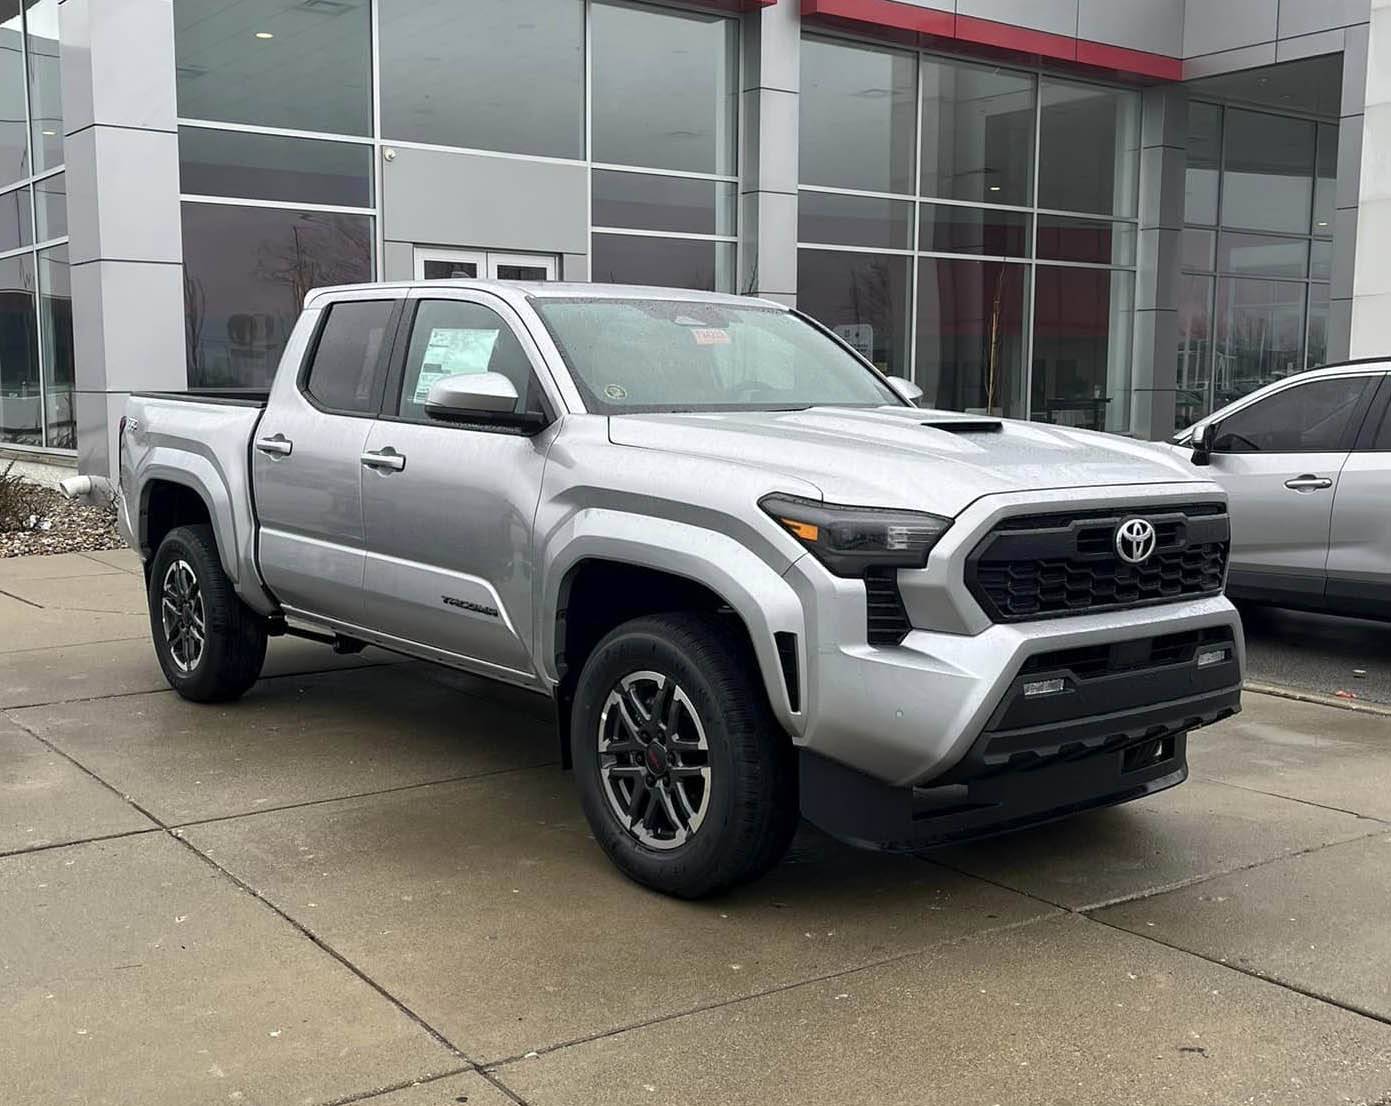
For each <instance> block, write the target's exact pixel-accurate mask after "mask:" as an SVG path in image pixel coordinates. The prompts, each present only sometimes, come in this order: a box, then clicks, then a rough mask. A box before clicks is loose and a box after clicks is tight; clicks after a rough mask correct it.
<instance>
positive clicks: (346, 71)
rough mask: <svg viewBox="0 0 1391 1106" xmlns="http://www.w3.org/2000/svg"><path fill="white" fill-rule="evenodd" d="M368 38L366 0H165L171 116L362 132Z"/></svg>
mask: <svg viewBox="0 0 1391 1106" xmlns="http://www.w3.org/2000/svg"><path fill="white" fill-rule="evenodd" d="M512 2H514V3H516V4H518V5H519V4H520V2H521V0H512ZM400 4H401V0H393V2H392V3H391V4H389V5H387V7H388V8H397V7H399V6H400ZM442 6H443V7H453V5H442ZM478 6H479V3H477V2H471V3H470V4H468V5H467V8H468V12H469V17H470V19H471V20H472V19H473V12H474V10H475V9H476V8H477V7H478ZM459 7H460V10H461V12H462V9H463V6H462V5H460V6H459ZM384 22H385V21H384ZM383 29H384V30H385V27H384V28H383ZM371 33H372V17H371V9H370V6H369V4H368V2H367V0H301V2H299V3H286V2H285V0H238V2H237V3H234V4H229V3H228V2H227V0H174V51H175V59H176V62H177V70H176V74H175V75H176V79H177V83H178V101H179V114H180V115H181V116H184V117H185V118H189V119H214V120H217V121H219V122H224V123H253V124H257V125H259V126H265V127H286V128H290V129H294V130H304V131H323V132H326V133H328V134H370V133H371V130H372V47H371ZM467 37H469V39H470V40H471V41H473V40H475V39H474V38H473V34H472V32H471V34H470V35H469V36H467ZM425 41H427V42H429V43H430V44H431V45H432V46H434V47H438V45H439V41H440V40H439V39H438V38H430V39H426V40H425Z"/></svg>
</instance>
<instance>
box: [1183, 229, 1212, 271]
mask: <svg viewBox="0 0 1391 1106" xmlns="http://www.w3.org/2000/svg"><path fill="white" fill-rule="evenodd" d="M1216 248H1217V235H1216V233H1215V232H1213V231H1210V230H1199V229H1196V228H1194V227H1184V229H1183V238H1182V240H1181V242H1180V244H1179V251H1180V255H1181V257H1180V262H1181V264H1182V266H1183V268H1185V269H1201V270H1203V271H1204V272H1211V271H1212V268H1213V266H1214V264H1216V262H1215V260H1214V253H1213V251H1214V250H1215V249H1216Z"/></svg>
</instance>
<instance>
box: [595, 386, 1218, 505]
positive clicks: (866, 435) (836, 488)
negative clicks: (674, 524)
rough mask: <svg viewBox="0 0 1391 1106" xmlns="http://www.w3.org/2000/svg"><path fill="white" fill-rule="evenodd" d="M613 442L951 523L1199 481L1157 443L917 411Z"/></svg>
mask: <svg viewBox="0 0 1391 1106" xmlns="http://www.w3.org/2000/svg"><path fill="white" fill-rule="evenodd" d="M609 439H610V440H611V441H612V442H613V443H614V444H615V445H620V446H633V447H637V448H641V449H652V450H661V451H664V452H666V453H672V454H681V455H686V456H690V457H700V458H709V459H711V460H720V461H730V462H734V463H737V464H745V465H749V466H753V467H757V468H759V469H763V470H766V471H768V472H772V473H780V474H784V475H786V476H788V477H789V478H794V479H796V480H800V481H808V482H810V483H812V484H814V485H816V486H817V487H818V488H820V490H821V493H822V495H823V496H824V497H825V498H826V500H827V501H828V502H833V503H852V504H859V505H865V506H875V507H904V508H912V509H917V510H926V511H932V512H934V513H936V514H941V515H947V516H955V515H957V514H959V513H960V512H961V511H962V510H964V509H965V508H966V507H967V506H968V505H970V504H971V503H972V502H974V501H975V500H976V499H979V498H980V497H981V496H983V495H992V494H995V493H999V492H1020V491H1040V490H1044V489H1055V488H1096V487H1104V486H1106V485H1116V484H1174V483H1193V482H1198V480H1199V478H1198V477H1197V476H1196V475H1195V473H1194V471H1193V470H1192V468H1190V467H1187V466H1186V465H1185V464H1184V463H1183V462H1182V460H1181V459H1179V458H1178V457H1177V456H1170V455H1166V452H1165V451H1161V450H1158V449H1155V447H1154V446H1153V445H1151V444H1149V443H1145V442H1132V441H1129V440H1127V439H1125V438H1120V437H1116V436H1114V435H1110V434H1100V433H1096V432H1093V431H1088V430H1068V429H1063V428H1061V427H1056V426H1047V425H1044V424H1042V423H1034V422H1018V421H1014V420H1010V419H995V418H988V417H984V416H976V415H965V414H960V413H958V412H951V411H930V410H920V409H917V408H908V407H902V408H899V407H879V408H869V409H857V408H844V407H814V408H810V409H808V410H805V411H771V412H768V411H740V412H729V413H723V412H719V413H692V414H669V415H666V414H663V415H617V416H614V417H612V418H610V419H609ZM695 475H696V476H697V477H698V474H695Z"/></svg>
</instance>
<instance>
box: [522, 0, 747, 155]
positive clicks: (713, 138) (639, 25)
mask: <svg viewBox="0 0 1391 1106" xmlns="http://www.w3.org/2000/svg"><path fill="white" fill-rule="evenodd" d="M508 2H509V3H511V2H512V0H508ZM554 2H555V0H545V6H546V7H548V8H549V7H550V6H552V5H553V4H554ZM592 11H593V16H592V18H593V23H592V26H591V28H590V35H591V41H592V43H593V50H594V60H593V64H592V65H591V67H590V72H591V79H592V81H593V89H592V91H591V96H592V109H591V110H592V111H593V116H594V118H593V124H592V125H593V142H594V152H593V157H594V160H595V161H600V162H608V163H609V164H611V165H650V166H653V167H655V168H659V169H679V170H682V171H685V172H692V173H720V174H725V175H732V174H733V173H734V172H735V159H736V156H737V155H736V149H737V147H736V142H735V130H736V126H735V121H736V119H737V118H738V100H739V48H738V42H739V40H738V33H739V25H738V22H737V21H736V20H733V19H727V18H724V17H722V16H718V15H705V14H700V13H696V12H690V13H685V12H676V11H662V10H658V9H653V8H650V7H646V6H638V5H634V4H617V3H596V4H595V5H594V7H593V9H592ZM546 18H552V17H549V16H548V17H546Z"/></svg>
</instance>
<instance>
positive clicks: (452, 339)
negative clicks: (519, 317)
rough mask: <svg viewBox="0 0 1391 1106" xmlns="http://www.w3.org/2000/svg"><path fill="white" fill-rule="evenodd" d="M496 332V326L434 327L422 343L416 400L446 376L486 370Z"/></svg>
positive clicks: (475, 373)
mask: <svg viewBox="0 0 1391 1106" xmlns="http://www.w3.org/2000/svg"><path fill="white" fill-rule="evenodd" d="M497 335H498V332H497V331H496V330H467V329H462V328H459V327H448V326H437V327H434V328H433V329H432V330H431V331H430V341H429V343H428V344H427V345H426V347H425V357H424V358H423V360H422V363H421V366H420V376H419V377H418V378H417V379H416V382H415V402H416V403H424V402H425V399H426V397H427V396H429V394H430V387H431V386H432V385H433V384H434V383H435V381H437V380H441V379H443V378H444V377H446V376H463V375H468V376H477V375H478V374H479V373H485V372H487V371H488V364H489V362H491V361H492V358H493V347H494V346H495V345H497Z"/></svg>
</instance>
